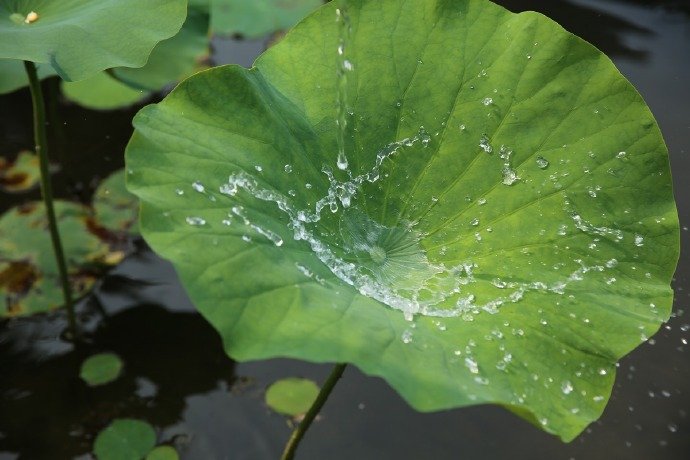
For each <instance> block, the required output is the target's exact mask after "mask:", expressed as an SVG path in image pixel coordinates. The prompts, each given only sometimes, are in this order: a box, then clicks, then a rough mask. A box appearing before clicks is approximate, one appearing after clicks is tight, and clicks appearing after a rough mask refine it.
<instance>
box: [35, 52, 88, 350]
mask: <svg viewBox="0 0 690 460" xmlns="http://www.w3.org/2000/svg"><path fill="white" fill-rule="evenodd" d="M24 68H25V70H26V74H27V76H28V78H29V88H30V90H31V101H32V104H33V118H34V120H33V121H34V143H35V149H36V154H37V155H38V159H39V164H40V171H41V195H42V196H43V203H44V205H45V209H46V215H47V217H48V229H49V230H50V238H51V240H52V243H53V252H54V253H55V261H56V262H57V267H58V271H59V273H60V284H61V285H62V296H63V298H64V302H65V308H66V309H67V320H68V322H69V330H70V333H71V336H72V338H73V339H74V338H76V337H77V332H78V331H77V319H76V315H75V313H74V302H73V301H72V290H71V288H70V283H69V276H68V273H67V264H66V263H65V254H64V251H63V249H62V241H61V239H60V232H59V230H58V225H57V219H56V217H55V208H54V206H53V187H52V184H51V182H50V170H49V161H48V141H47V136H46V109H45V101H44V99H43V91H42V90H41V82H40V81H39V79H38V75H37V72H36V65H35V64H34V63H33V62H31V61H24Z"/></svg>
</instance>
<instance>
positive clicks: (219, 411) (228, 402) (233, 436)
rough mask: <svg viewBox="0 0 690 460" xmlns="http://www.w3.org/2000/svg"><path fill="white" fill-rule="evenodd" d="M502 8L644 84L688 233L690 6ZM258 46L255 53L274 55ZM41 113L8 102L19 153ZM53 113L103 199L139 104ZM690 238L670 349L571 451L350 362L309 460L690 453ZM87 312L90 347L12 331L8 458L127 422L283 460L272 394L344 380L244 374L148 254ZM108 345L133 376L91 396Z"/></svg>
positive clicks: (502, 416)
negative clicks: (93, 363) (274, 387)
mask: <svg viewBox="0 0 690 460" xmlns="http://www.w3.org/2000/svg"><path fill="white" fill-rule="evenodd" d="M499 3H501V4H503V5H504V6H506V7H508V8H510V9H512V10H514V11H519V10H525V9H533V10H537V11H540V12H542V13H545V14H547V15H549V16H550V17H552V18H554V19H556V20H558V21H559V22H560V23H561V24H562V25H563V26H564V27H565V28H567V29H568V30H571V31H573V32H575V33H577V34H579V35H581V36H582V37H583V38H585V39H587V40H588V41H590V42H592V43H593V44H595V45H596V46H597V47H599V48H601V49H602V50H603V51H605V52H606V53H608V54H609V55H610V56H611V57H612V58H613V59H614V61H616V63H617V64H618V65H619V67H620V68H621V70H622V71H623V73H624V74H625V75H626V76H627V77H628V78H630V79H631V81H632V82H633V83H634V84H636V85H637V87H638V89H639V90H640V92H641V93H642V94H643V95H644V96H645V98H646V99H647V100H648V102H649V104H650V106H651V107H652V109H653V110H654V111H655V114H656V115H657V118H658V119H659V122H660V124H661V129H662V131H663V132H664V135H665V137H666V140H667V142H668V145H669V149H670V151H671V156H672V158H671V161H672V166H673V172H674V177H675V178H676V182H677V186H676V193H677V198H678V206H679V212H680V216H681V225H684V226H686V228H687V226H689V225H690V193H688V188H687V187H686V186H685V182H687V179H686V178H685V177H684V176H685V175H686V174H687V173H686V171H688V170H690V157H689V156H688V152H690V128H689V127H688V122H687V120H688V119H690V111H689V109H688V107H687V104H685V102H686V101H688V100H690V92H689V89H688V86H687V84H686V76H687V75H688V74H690V62H689V60H688V59H687V57H688V56H690V39H688V37H689V36H690V35H689V33H688V30H690V3H688V2H687V1H685V0H676V1H658V0H657V1H650V0H626V1H609V0H569V1H566V0H560V1H556V0H552V1H538V0H532V1H530V0H502V1H499ZM660 12H661V13H660ZM214 44H215V46H216V48H217V54H216V58H217V59H218V60H219V61H223V62H229V61H233V60H235V61H237V60H241V59H244V61H242V62H241V63H243V64H248V63H250V62H251V61H252V60H253V58H252V57H251V56H244V57H243V58H241V59H235V58H234V57H233V54H232V53H233V51H232V48H228V47H226V45H225V44H224V43H223V42H220V41H218V42H215V43H214ZM250 45H252V44H250ZM252 46H254V45H252ZM252 46H247V48H252ZM254 48H256V49H254ZM254 48H252V49H254V51H253V52H254V53H255V52H258V50H259V48H260V46H254ZM57 99H59V98H57V96H56V100H57ZM57 102H59V101H57ZM29 104H30V100H29V96H28V92H27V91H20V92H17V93H15V94H13V95H10V96H3V97H2V98H0V151H1V152H3V154H10V155H13V154H15V153H16V152H18V151H19V150H20V149H22V148H29V147H30V146H31V143H32V140H31V132H30V109H29ZM54 110H55V111H56V113H57V114H58V116H59V117H60V119H61V120H63V122H65V123H66V125H65V124H63V125H61V126H60V127H54V128H55V131H54V132H53V134H52V136H54V140H55V141H56V142H60V144H59V146H60V147H61V148H57V149H54V150H53V152H54V153H55V154H60V155H59V156H57V155H56V156H55V158H56V159H60V161H61V163H62V172H61V173H59V174H58V176H57V189H58V192H59V194H60V195H61V196H66V197H73V196H75V195H76V196H77V197H80V198H83V199H87V198H88V195H89V193H90V192H91V191H92V190H93V184H92V183H91V178H97V177H105V176H106V175H107V173H108V172H109V171H112V170H114V169H117V168H119V167H121V165H122V157H121V152H122V149H123V147H124V145H125V143H126V141H127V139H128V138H129V135H130V134H131V128H130V120H131V116H132V115H133V113H134V112H135V110H134V109H132V110H127V111H117V112H114V113H107V114H104V113H99V112H92V111H85V110H82V109H80V108H78V107H75V106H70V105H65V104H64V103H57V104H56V105H55V106H54ZM58 128H59V129H58ZM93 182H94V184H95V183H96V182H97V180H95V179H94V181H93ZM36 196H37V195H36ZM36 196H34V198H35V197H36ZM13 199H22V198H17V197H14V198H13ZM13 204H14V202H13V201H12V199H10V197H9V196H7V195H3V196H2V201H1V202H0V208H2V209H6V208H7V207H9V206H12V205H13ZM681 238H682V244H683V250H684V252H683V255H682V257H681V264H680V265H679V268H678V271H677V273H676V280H675V282H674V287H675V291H676V304H675V312H676V313H675V316H674V317H673V318H672V319H671V320H670V321H669V323H668V324H667V325H666V327H664V328H662V330H661V332H660V333H659V334H658V335H657V336H656V337H654V340H653V341H650V342H649V343H648V344H647V345H644V346H643V347H641V348H640V349H638V350H636V351H635V352H633V353H632V354H631V355H630V356H629V357H627V358H625V359H624V360H623V361H622V362H621V365H620V368H619V375H618V379H617V384H616V387H615V389H614V393H613V397H612V401H611V403H610V404H609V406H608V407H607V409H606V412H605V414H604V417H603V418H602V419H601V420H600V421H599V422H597V423H595V424H594V425H593V426H592V427H591V428H590V429H589V430H588V431H587V432H586V433H585V434H584V435H583V436H581V437H580V438H578V439H577V440H576V441H575V442H573V443H572V444H569V445H563V444H561V443H560V442H559V441H557V440H555V439H553V438H552V437H550V436H549V435H547V434H545V433H542V432H540V431H538V430H536V429H534V428H533V427H531V426H529V425H528V424H527V423H525V422H523V421H521V420H519V419H517V418H516V417H514V416H512V415H509V414H507V413H506V412H505V411H503V410H502V409H500V408H498V407H475V408H469V409H462V410H454V411H446V412H443V413H436V414H419V413H416V412H414V411H413V410H412V409H410V408H409V407H408V406H407V405H406V404H405V403H404V402H403V401H402V400H401V399H400V398H399V396H397V394H395V393H394V392H393V391H392V390H391V389H390V388H388V386H387V385H386V384H385V383H383V382H382V381H381V380H379V379H375V378H370V377H366V376H364V375H362V374H361V373H359V372H358V371H357V370H355V369H352V368H351V369H348V371H347V372H346V374H345V377H344V379H343V381H342V382H341V383H340V384H339V386H338V387H337V388H336V390H335V392H334V394H333V396H332V398H331V399H330V400H329V402H328V404H327V405H326V407H325V409H324V412H323V413H322V416H323V417H322V420H321V421H320V422H319V423H317V424H315V425H314V427H313V430H312V431H310V433H309V434H308V436H307V438H306V439H305V443H304V445H303V447H302V448H301V450H300V458H302V459H322V458H329V459H351V458H362V459H369V458H398V459H418V458H434V459H450V458H458V457H462V458H468V459H564V460H566V459H570V458H575V459H585V458H586V459H592V460H598V459H609V458H616V459H618V458H620V459H640V460H643V459H644V460H647V459H668V460H681V459H685V458H687V453H688V452H690V423H689V422H688V413H689V412H690V396H689V392H688V390H689V388H688V382H690V369H689V367H688V364H687V362H688V360H687V353H688V352H690V349H688V347H687V342H688V340H690V317H689V316H688V315H690V313H686V311H688V309H689V307H690V254H689V253H688V247H690V232H689V231H687V230H686V231H683V232H682V233H681ZM81 307H82V310H83V311H84V315H85V317H86V318H85V319H86V320H87V324H88V325H89V331H90V342H89V343H88V345H85V346H83V347H80V348H78V349H73V348H72V346H71V345H70V344H67V343H65V342H62V341H60V340H59V339H58V337H59V336H60V333H61V332H62V330H63V329H64V327H65V324H64V320H63V319H62V318H61V317H60V315H59V314H57V315H52V316H44V317H36V318H34V319H20V320H13V321H4V322H2V323H0V459H3V460H4V459H5V458H17V457H19V458H24V459H43V458H46V459H55V458H71V457H72V456H75V455H80V454H85V453H87V452H88V451H89V450H90V446H91V442H92V439H93V436H94V435H95V433H97V432H98V430H99V429H100V428H102V427H103V426H104V425H106V424H107V423H108V422H109V421H110V420H111V419H112V418H114V417H121V416H128V417H140V418H142V419H146V420H148V421H150V422H151V423H153V424H154V425H156V427H157V428H158V429H159V441H175V442H176V445H177V446H178V447H179V448H180V450H181V451H182V452H183V454H184V457H183V458H188V459H203V460H206V459H209V460H212V459H216V458H218V459H221V458H233V459H244V458H246V459H264V458H266V459H270V458H276V457H277V455H278V452H279V451H280V448H281V445H282V443H283V442H284V440H285V439H286V437H287V436H288V433H289V428H288V427H287V425H286V424H285V422H284V420H283V419H282V418H281V417H278V416H275V415H272V414H270V413H269V411H268V409H267V408H266V407H265V406H264V404H263V402H262V397H263V395H262V391H263V389H264V388H265V386H266V385H268V384H270V383H271V382H272V381H274V380H275V379H277V378H279V377H285V376H291V375H299V376H306V377H310V378H314V379H316V380H318V381H323V378H324V376H325V375H326V374H327V372H328V367H327V366H319V365H312V364H307V363H302V362H295V361H287V360H271V361H266V362H257V363H247V364H236V363H233V362H232V361H230V360H229V359H227V358H226V357H225V355H224V354H223V351H222V346H221V344H220V340H219V339H218V338H217V334H216V333H215V332H214V331H213V329H212V328H211V327H210V326H208V324H207V323H206V322H205V320H203V319H202V318H201V317H200V316H199V315H198V314H196V313H194V312H193V309H192V307H191V305H190V304H189V301H188V300H187V298H186V296H185V295H184V292H183V291H182V289H181V288H180V286H179V284H177V282H176V279H175V275H174V271H173V270H172V268H171V267H170V266H169V265H168V264H166V263H165V262H163V261H161V260H160V259H158V258H156V257H155V256H154V255H153V254H151V253H150V252H149V251H147V250H146V249H145V248H144V247H142V248H140V251H139V252H138V253H137V254H136V255H134V256H132V257H131V258H129V259H128V260H127V262H126V263H125V264H123V265H122V266H120V267H118V268H117V269H116V270H115V271H114V272H113V273H111V276H110V277H108V278H106V280H104V282H103V284H102V285H101V287H100V288H99V289H98V290H97V291H96V293H95V295H94V296H93V297H92V298H90V299H88V300H87V301H86V302H85V303H84V304H82V305H81ZM101 350H108V351H114V352H116V353H118V354H120V355H121V356H122V357H123V359H124V361H125V363H126V369H125V373H124V374H123V376H122V377H121V378H120V379H118V380H117V381H115V382H113V383H112V384H110V385H107V386H104V387H101V388H94V389H90V388H88V387H86V386H85V385H84V384H83V383H82V382H81V381H80V380H79V378H78V369H79V365H80V364H81V361H82V360H83V358H84V357H86V356H88V355H89V354H91V353H94V352H97V351H101ZM238 376H247V377H238ZM10 452H14V453H15V454H10ZM5 453H6V454H5Z"/></svg>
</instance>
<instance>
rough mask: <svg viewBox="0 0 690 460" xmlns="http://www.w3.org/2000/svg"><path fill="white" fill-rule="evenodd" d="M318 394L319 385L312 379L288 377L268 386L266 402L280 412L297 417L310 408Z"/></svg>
mask: <svg viewBox="0 0 690 460" xmlns="http://www.w3.org/2000/svg"><path fill="white" fill-rule="evenodd" d="M318 394H319V387H318V385H317V384H316V383H314V382H313V381H312V380H309V379H299V378H286V379H281V380H278V381H277V382H275V383H273V384H272V385H271V386H270V387H268V390H266V404H267V405H268V407H270V408H271V409H273V410H274V411H276V412H278V413H279V414H284V415H289V416H291V417H296V416H298V415H301V414H304V413H305V412H307V411H308V410H309V407H311V405H312V404H313V403H314V400H315V399H316V396H317V395H318Z"/></svg>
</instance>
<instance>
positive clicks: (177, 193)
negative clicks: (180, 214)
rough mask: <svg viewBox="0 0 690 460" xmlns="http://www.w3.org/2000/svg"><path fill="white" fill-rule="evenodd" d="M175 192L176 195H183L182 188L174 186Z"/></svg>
mask: <svg viewBox="0 0 690 460" xmlns="http://www.w3.org/2000/svg"><path fill="white" fill-rule="evenodd" d="M175 194H176V195H178V196H182V195H184V190H182V189H181V188H176V189H175Z"/></svg>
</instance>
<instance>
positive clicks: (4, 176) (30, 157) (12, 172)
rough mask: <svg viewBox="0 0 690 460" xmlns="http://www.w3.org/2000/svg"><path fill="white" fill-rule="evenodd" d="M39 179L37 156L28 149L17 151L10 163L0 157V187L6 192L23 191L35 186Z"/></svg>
mask: <svg viewBox="0 0 690 460" xmlns="http://www.w3.org/2000/svg"><path fill="white" fill-rule="evenodd" d="M40 180H41V168H40V165H39V163H38V156H37V155H36V154H35V153H33V152H29V151H26V150H25V151H22V152H19V155H17V158H16V159H15V160H14V161H13V162H12V163H7V162H6V161H5V160H4V159H2V158H0V188H2V189H3V190H4V191H6V192H24V191H27V190H31V189H32V188H34V187H36V186H37V185H38V183H39V181H40Z"/></svg>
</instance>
